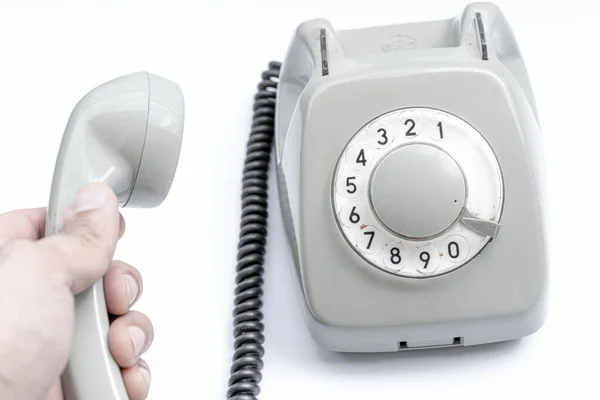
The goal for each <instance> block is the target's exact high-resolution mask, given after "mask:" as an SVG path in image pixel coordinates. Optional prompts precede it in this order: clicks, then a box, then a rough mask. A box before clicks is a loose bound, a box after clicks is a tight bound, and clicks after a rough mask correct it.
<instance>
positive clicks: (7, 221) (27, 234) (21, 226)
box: [0, 207, 46, 246]
mask: <svg viewBox="0 0 600 400" xmlns="http://www.w3.org/2000/svg"><path fill="white" fill-rule="evenodd" d="M45 230H46V207H39V208H27V209H23V210H15V211H10V212H7V213H4V214H1V215H0V246H2V245H4V244H5V243H6V242H9V241H11V240H38V239H41V238H42V237H44V233H45Z"/></svg>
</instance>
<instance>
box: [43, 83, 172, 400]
mask: <svg viewBox="0 0 600 400" xmlns="http://www.w3.org/2000/svg"><path fill="white" fill-rule="evenodd" d="M183 121H184V110H183V95H182V93H181V91H180V89H179V87H178V86H176V85H175V84H173V83H171V82H169V81H166V80H164V79H162V78H158V77H155V76H152V75H149V74H147V73H145V72H140V73H136V74H131V75H127V76H123V77H121V78H118V79H115V80H113V81H110V82H107V83H105V84H104V85H101V86H99V87H97V88H96V89H94V90H92V91H91V92H90V93H88V94H87V95H86V96H85V97H83V98H82V99H81V100H80V102H79V103H78V104H77V106H76V107H75V109H74V110H73V112H72V114H71V117H70V119H69V122H68V124H67V127H66V130H65V133H64V136H63V140H62V143H61V147H60V151H59V154H58V159H57V162H56V167H55V172H54V179H53V183H52V190H51V194H50V201H49V206H48V216H47V223H46V235H52V234H58V233H60V232H61V231H62V215H61V214H62V211H63V210H64V209H65V208H66V207H68V206H69V205H70V204H71V202H72V201H73V200H74V198H75V194H76V192H77V190H78V189H79V188H80V187H82V186H83V185H85V184H87V183H90V182H105V183H107V184H108V185H109V186H110V187H111V188H112V189H113V190H114V191H115V194H116V195H117V197H118V199H119V204H120V205H125V204H128V205H130V206H136V205H141V206H149V205H150V206H151V205H157V204H160V202H162V200H163V199H164V197H165V196H166V195H167V192H168V189H169V187H170V184H171V181H172V179H173V175H174V173H175V166H176V164H177V159H178V155H179V146H180V142H181V136H182V133H183ZM157 149H158V150H157ZM152 177H153V178H152ZM75 307H76V319H75V334H74V339H73V348H72V352H71V357H70V359H69V363H68V365H67V368H66V370H65V373H64V376H63V389H64V393H65V398H66V399H67V400H126V399H127V398H128V396H127V393H126V391H125V387H124V384H123V380H122V377H121V371H120V368H119V367H118V365H117V364H116V363H115V361H114V360H113V358H112V356H111V354H110V351H109V349H108V343H107V338H108V328H109V321H108V315H107V311H106V303H105V299H104V288H103V283H102V280H100V281H98V282H96V283H95V284H94V286H92V287H91V288H90V289H88V290H86V291H84V292H82V293H80V294H79V295H78V296H77V297H76V305H75Z"/></svg>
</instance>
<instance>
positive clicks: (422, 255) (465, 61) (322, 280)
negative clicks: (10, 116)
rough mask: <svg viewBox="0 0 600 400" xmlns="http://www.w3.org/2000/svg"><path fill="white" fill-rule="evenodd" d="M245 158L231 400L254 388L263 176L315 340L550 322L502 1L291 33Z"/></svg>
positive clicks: (436, 334) (377, 345)
mask: <svg viewBox="0 0 600 400" xmlns="http://www.w3.org/2000/svg"><path fill="white" fill-rule="evenodd" d="M254 110H255V120H254V124H253V129H252V133H251V136H250V141H249V143H248V156H247V157H248V158H247V164H246V168H245V169H244V182H243V188H244V189H243V208H242V232H241V236H240V247H239V249H240V251H239V256H238V260H239V263H238V269H237V270H238V279H237V281H236V283H237V284H238V287H237V289H236V301H235V305H236V309H235V312H234V315H235V321H234V322H235V330H234V335H235V337H236V341H235V353H234V358H233V366H232V377H231V380H230V390H229V393H228V397H229V398H230V399H252V398H256V397H255V396H257V395H258V393H259V386H258V384H259V382H260V380H261V375H260V370H261V368H262V361H261V356H262V352H263V349H262V342H263V340H264V337H263V336H262V324H261V322H260V321H261V318H262V315H261V313H260V306H261V302H260V299H261V295H262V291H261V284H262V278H261V276H262V262H263V259H262V255H263V253H264V245H265V236H266V230H265V229H266V215H267V214H266V187H267V186H266V183H267V182H266V179H267V169H268V162H269V152H270V145H271V140H272V139H273V136H274V141H275V152H276V159H277V178H278V186H279V193H280V197H281V203H282V208H283V217H284V221H285V226H286V233H287V237H288V239H289V242H290V244H291V247H292V251H293V255H294V259H295V260H294V261H295V266H296V272H297V277H298V281H299V283H300V286H301V289H302V293H303V295H304V299H305V301H304V305H305V310H306V320H307V322H308V326H309V328H310V331H311V333H312V335H313V337H314V338H315V340H316V341H317V342H318V343H319V344H321V345H322V346H324V347H325V348H327V349H330V350H333V351H342V352H396V351H403V350H412V349H424V348H437V347H445V346H470V345H477V344H484V343H491V342H498V341H506V340H512V339H516V338H520V337H523V336H526V335H529V334H531V333H533V332H535V331H536V330H537V329H539V328H540V327H541V325H542V324H543V321H544V319H545V298H546V291H547V256H546V244H545V233H544V229H545V226H544V217H543V209H542V207H543V203H542V202H543V200H544V197H543V188H544V186H543V181H542V179H543V175H542V170H541V167H542V162H541V148H540V146H541V143H540V127H539V121H538V116H537V111H536V106H535V101H534V96H533V93H532V90H531V86H530V83H529V79H528V76H527V72H526V69H525V64H524V62H523V59H522V57H521V54H520V52H519V49H518V46H517V43H516V41H515V38H514V37H513V35H512V33H511V31H510V28H509V26H508V24H507V22H506V20H505V18H504V16H503V15H502V13H501V11H500V10H499V9H498V8H497V7H496V6H495V5H493V4H490V3H476V4H471V5H469V6H467V7H466V9H465V10H464V12H463V13H462V15H461V16H460V17H459V18H455V19H448V20H443V21H434V22H424V23H413V24H404V25H396V26H385V27H376V28H368V29H359V30H347V31H336V30H334V29H333V27H332V26H331V25H330V24H329V23H328V22H327V21H325V20H314V21H309V22H306V23H304V24H302V25H300V27H299V28H298V30H297V32H296V35H295V37H294V38H293V41H292V44H291V46H290V49H289V52H288V55H287V57H286V59H285V61H284V63H283V65H280V64H278V63H271V64H270V69H269V70H268V71H266V72H265V73H264V74H263V81H262V82H261V84H260V85H259V93H258V95H257V97H256V104H255V109H254Z"/></svg>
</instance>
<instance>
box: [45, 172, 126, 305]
mask: <svg viewBox="0 0 600 400" xmlns="http://www.w3.org/2000/svg"><path fill="white" fill-rule="evenodd" d="M63 219H64V224H63V231H62V232H61V233H59V234H56V235H53V236H49V237H46V238H44V239H42V240H40V241H38V242H37V245H38V246H39V247H40V249H39V250H40V251H41V253H42V254H41V256H42V257H44V258H43V259H44V260H46V263H48V264H50V267H51V268H55V269H57V270H58V272H59V273H61V274H62V275H63V276H64V277H65V278H66V281H67V283H68V285H69V287H70V288H71V291H72V292H73V294H77V293H79V292H81V291H83V290H85V289H87V288H88V287H90V286H91V285H93V284H94V282H96V281H97V280H99V279H100V278H101V277H102V276H103V275H104V273H105V272H106V270H107V269H108V267H109V265H110V263H111V261H112V258H113V255H114V252H115V248H116V245H117V241H118V239H119V223H120V217H119V209H118V202H117V198H116V196H115V194H114V192H113V191H112V189H111V188H110V187H109V186H108V185H106V184H103V183H92V184H88V185H86V186H84V187H82V188H81V189H79V191H78V192H77V195H76V197H75V201H74V202H73V204H72V205H71V206H70V207H69V208H68V209H67V210H65V213H64V214H63Z"/></svg>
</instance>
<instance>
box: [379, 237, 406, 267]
mask: <svg viewBox="0 0 600 400" xmlns="http://www.w3.org/2000/svg"><path fill="white" fill-rule="evenodd" d="M382 253H383V254H382V257H383V262H384V264H385V266H386V267H388V268H390V269H393V270H397V271H400V270H401V269H402V268H404V267H406V266H407V265H409V263H410V250H408V247H406V245H404V244H403V243H401V242H394V243H390V244H387V245H385V246H384V247H383V252H382Z"/></svg>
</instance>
